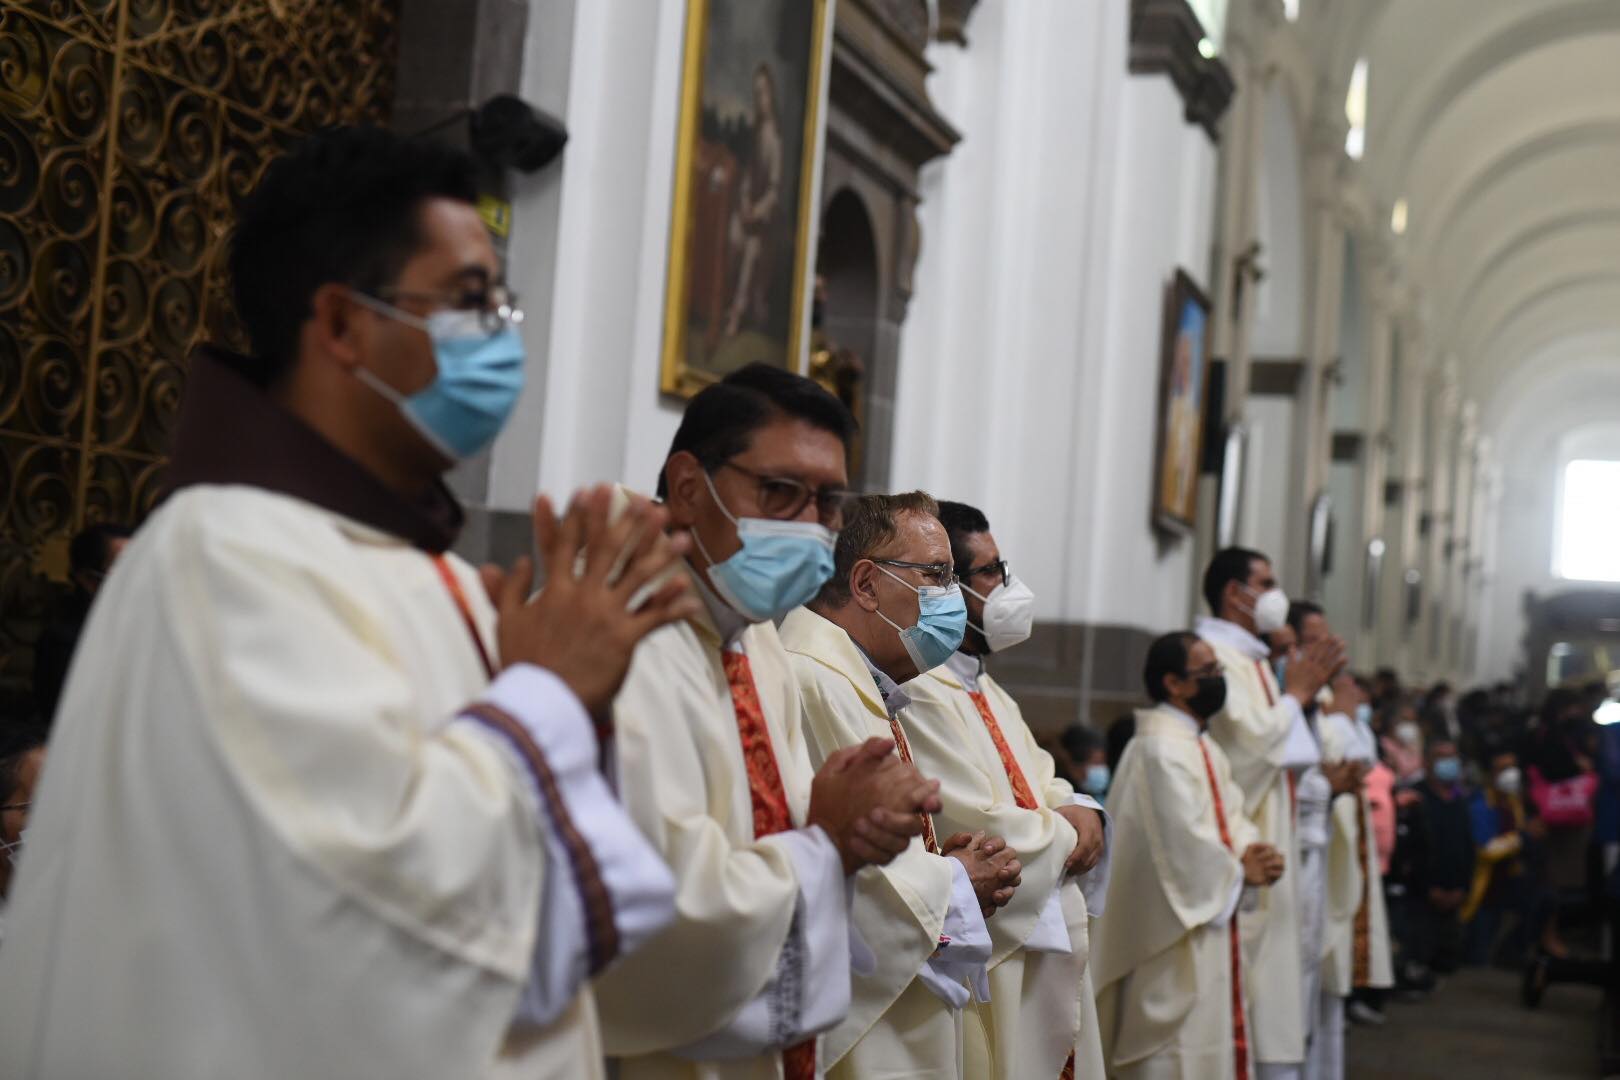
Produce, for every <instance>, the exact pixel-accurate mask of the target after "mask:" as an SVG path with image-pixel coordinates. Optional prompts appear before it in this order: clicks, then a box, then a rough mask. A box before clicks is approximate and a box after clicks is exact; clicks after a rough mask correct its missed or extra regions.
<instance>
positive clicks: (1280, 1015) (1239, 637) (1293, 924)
mask: <svg viewBox="0 0 1620 1080" xmlns="http://www.w3.org/2000/svg"><path fill="white" fill-rule="evenodd" d="M1195 630H1196V632H1197V634H1198V636H1199V637H1201V638H1203V639H1204V640H1205V641H1207V642H1208V643H1209V644H1210V647H1211V648H1213V649H1214V650H1215V658H1216V659H1217V660H1219V661H1220V663H1221V667H1222V669H1223V670H1224V672H1225V675H1226V708H1224V709H1223V710H1221V712H1219V713H1218V714H1216V715H1215V716H1214V717H1212V718H1211V719H1210V722H1209V733H1208V737H1209V739H1210V740H1212V741H1213V742H1215V743H1216V744H1217V745H1219V746H1220V748H1221V750H1222V751H1224V752H1225V754H1226V758H1227V761H1228V762H1229V763H1230V765H1231V769H1232V778H1233V780H1235V781H1236V782H1237V785H1238V787H1239V789H1240V790H1242V792H1243V795H1244V807H1243V810H1244V813H1245V815H1246V816H1247V817H1248V818H1249V820H1250V821H1251V822H1253V823H1254V826H1255V828H1256V829H1258V830H1259V837H1258V839H1259V840H1260V841H1262V842H1264V843H1267V844H1271V845H1273V846H1274V847H1276V848H1277V850H1278V851H1280V852H1282V854H1283V858H1284V859H1285V860H1286V861H1287V869H1285V870H1284V871H1283V876H1282V878H1281V879H1280V880H1279V881H1278V882H1277V883H1276V884H1275V885H1273V886H1271V887H1270V888H1268V889H1264V890H1262V891H1261V892H1260V896H1259V904H1258V906H1257V908H1256V909H1255V910H1254V911H1246V912H1244V913H1243V916H1242V918H1241V919H1240V924H1241V926H1242V928H1243V947H1244V952H1245V954H1246V955H1245V958H1246V960H1247V961H1248V969H1247V970H1248V971H1249V973H1250V981H1249V987H1248V993H1249V1000H1250V1001H1251V1002H1252V1011H1253V1015H1252V1018H1251V1019H1252V1024H1251V1028H1252V1036H1251V1038H1252V1042H1253V1049H1254V1057H1255V1060H1256V1061H1257V1062H1262V1063H1267V1064H1272V1063H1275V1064H1287V1063H1300V1062H1303V1061H1304V1060H1305V1013H1304V1009H1303V1008H1302V1005H1301V995H1302V991H1303V977H1302V972H1303V967H1302V964H1301V961H1300V904H1299V891H1298V890H1299V874H1298V873H1297V871H1298V868H1299V865H1300V858H1299V846H1298V844H1297V843H1296V840H1295V836H1294V807H1293V792H1292V790H1291V782H1290V775H1292V774H1294V773H1299V772H1303V771H1304V770H1305V769H1306V768H1308V767H1309V766H1310V765H1311V764H1313V763H1315V762H1316V761H1317V760H1318V758H1319V754H1318V752H1317V749H1316V744H1315V741H1314V740H1313V739H1312V738H1311V735H1310V732H1309V730H1308V729H1307V728H1306V726H1305V714H1304V712H1303V711H1302V710H1301V709H1300V706H1299V703H1298V702H1297V701H1295V700H1294V699H1293V698H1292V697H1290V696H1288V695H1286V694H1283V693H1281V692H1280V691H1279V689H1278V687H1277V680H1276V676H1275V675H1273V674H1272V671H1271V665H1270V664H1269V663H1268V662H1267V659H1266V657H1267V651H1266V647H1265V644H1264V643H1263V642H1261V641H1260V640H1259V639H1257V638H1255V637H1254V636H1253V635H1252V634H1250V633H1248V632H1247V631H1245V630H1244V629H1243V628H1242V627H1239V626H1237V625H1235V624H1233V623H1229V622H1226V621H1224V620H1221V619H1208V618H1205V619H1200V620H1199V621H1198V625H1197V627H1195Z"/></svg>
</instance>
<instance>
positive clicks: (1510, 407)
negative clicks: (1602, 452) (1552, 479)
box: [1488, 361, 1620, 460]
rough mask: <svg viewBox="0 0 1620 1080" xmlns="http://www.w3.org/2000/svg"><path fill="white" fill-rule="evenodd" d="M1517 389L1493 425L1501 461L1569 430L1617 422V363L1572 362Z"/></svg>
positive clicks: (1619, 396) (1619, 385)
mask: <svg viewBox="0 0 1620 1080" xmlns="http://www.w3.org/2000/svg"><path fill="white" fill-rule="evenodd" d="M1514 389H1515V390H1516V391H1517V395H1516V396H1515V397H1514V398H1513V400H1512V401H1511V402H1509V403H1508V404H1507V405H1506V407H1505V408H1504V409H1503V410H1502V411H1501V412H1500V414H1499V415H1498V416H1496V417H1495V418H1494V421H1493V422H1492V425H1491V427H1490V428H1489V429H1488V430H1489V431H1490V437H1491V441H1492V446H1493V448H1494V452H1495V453H1496V455H1497V456H1498V458H1500V459H1502V460H1513V459H1515V458H1518V457H1521V456H1523V455H1524V454H1525V453H1526V452H1528V451H1529V450H1530V448H1532V447H1535V446H1538V445H1539V446H1545V445H1547V444H1548V443H1556V442H1557V441H1558V440H1559V439H1560V438H1561V437H1562V436H1563V435H1565V434H1566V433H1567V432H1570V431H1575V430H1579V429H1580V428H1583V427H1590V426H1593V425H1597V424H1614V423H1616V422H1617V421H1616V420H1615V415H1616V409H1617V408H1620V366H1617V365H1616V364H1614V363H1613V362H1612V361H1611V362H1609V363H1607V364H1605V363H1604V362H1602V361H1589V362H1587V363H1585V364H1569V365H1566V366H1564V367H1562V368H1560V369H1557V370H1554V371H1551V372H1548V373H1546V374H1544V375H1542V376H1541V377H1539V378H1533V379H1530V380H1527V381H1525V382H1524V383H1523V384H1521V385H1518V386H1515V387H1514Z"/></svg>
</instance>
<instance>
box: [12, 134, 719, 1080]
mask: <svg viewBox="0 0 1620 1080" xmlns="http://www.w3.org/2000/svg"><path fill="white" fill-rule="evenodd" d="M476 194H477V191H476V187H475V169H474V166H473V163H472V162H471V160H470V159H468V158H466V157H465V156H464V155H461V154H460V153H459V152H457V151H454V150H451V149H448V148H446V147H443V146H438V145H434V144H427V143H420V142H413V141H411V140H406V139H403V138H400V137H399V136H395V135H392V134H390V133H387V132H382V131H377V130H355V129H337V130H333V131H328V132H325V133H323V134H321V135H319V136H316V137H314V138H313V139H311V140H309V141H308V142H307V143H306V144H304V145H303V146H302V147H300V148H299V149H296V150H294V151H292V152H291V153H290V154H289V155H288V156H287V157H285V158H283V159H281V160H279V161H277V162H276V163H274V164H273V165H272V166H271V167H270V169H269V170H268V171H267V173H266V176H265V178H264V180H263V181H262V182H261V185H260V187H259V189H258V190H257V191H256V192H255V194H254V195H253V196H252V198H251V199H250V200H249V201H248V203H247V205H246V206H245V207H244V210H243V218H242V220H241V222H240V224H239V226H238V230H237V234H236V237H235V242H234V246H233V257H232V266H231V269H232V276H233V279H234V282H233V284H234V287H235V290H236V298H237V310H238V311H239V312H240V313H241V314H242V315H243V318H244V322H245V323H246V325H247V329H248V332H249V335H250V336H251V337H252V339H253V342H254V346H255V349H256V355H255V357H254V358H252V359H248V358H245V357H230V356H226V355H225V354H223V353H219V352H211V351H205V352H203V353H201V354H199V355H197V356H196V357H195V358H194V359H193V360H192V363H191V365H190V369H189V372H188V384H187V387H186V398H185V403H184V406H183V409H182V414H181V418H180V421H179V424H178V430H177V439H176V443H175V445H174V448H173V455H172V461H171V464H170V470H169V473H168V482H169V485H170V488H171V491H170V493H169V494H168V496H167V500H166V501H165V502H164V503H163V505H162V506H161V507H160V508H159V509H158V510H157V511H156V512H155V513H154V514H153V515H152V517H151V519H150V520H148V521H147V522H146V524H145V526H144V527H143V528H142V529H141V530H140V531H139V533H138V534H137V536H136V538H135V540H134V542H133V543H132V544H131V545H130V547H129V549H128V550H127V551H126V552H125V554H124V555H123V557H122V558H121V559H120V561H119V564H118V568H117V572H116V573H115V574H113V575H112V576H111V577H110V578H109V579H108V582H107V584H106V586H105V588H104V589H103V590H102V591H101V593H100V595H99V598H98V599H97V602H96V604H95V607H94V610H93V612H92V613H91V616H90V619H89V622H88V625H87V626H86V629H85V632H84V636H83V638H82V640H81V642H80V645H79V652H78V658H77V660H76V662H75V664H74V666H73V669H72V672H71V674H70V676H69V679H68V683H67V687H66V690H65V692H64V696H63V698H62V702H61V706H60V709H59V711H58V713H57V718H56V724H55V729H54V734H53V738H52V742H51V747H50V753H49V760H48V764H47V766H46V769H45V774H44V777H43V780H42V783H41V787H40V792H39V797H38V799H37V801H36V803H35V805H34V808H33V814H32V817H31V820H30V826H29V833H28V849H27V852H26V854H25V857H24V858H23V859H22V860H21V862H20V865H19V874H18V876H17V880H16V882H15V884H14V888H13V890H12V901H11V904H10V907H9V910H8V913H7V921H8V933H7V938H6V942H5V947H4V949H3V950H0V1075H3V1076H6V1077H14V1078H18V1080H22V1078H34V1077H40V1078H46V1077H114V1076H116V1077H120V1078H132V1080H214V1078H217V1077H232V1078H235V1080H253V1078H263V1080H287V1078H289V1077H323V1078H342V1077H355V1078H360V1077H379V1076H386V1077H394V1078H409V1077H420V1078H422V1080H429V1078H431V1080H441V1078H444V1077H469V1078H471V1077H508V1076H516V1077H524V1078H538V1077H552V1078H556V1080H577V1078H581V1077H585V1078H591V1077H601V1076H603V1067H602V1064H603V1063H602V1048H601V1042H600V1038H599V1035H598V1029H597V1022H596V1012H595V1008H594V1005H593V1003H592V998H591V995H590V992H589V990H588V988H587V986H586V979H587V978H588V977H589V976H590V975H591V974H593V973H596V972H599V971H601V970H604V969H605V968H607V967H608V966H609V965H611V964H612V963H613V962H614V961H615V960H616V959H617V958H619V957H620V956H622V955H624V954H626V953H628V952H631V951H633V950H634V949H635V948H636V947H637V946H638V945H639V944H641V943H642V942H643V941H645V940H646V938H647V937H648V936H649V935H650V934H651V933H653V932H654V931H656V930H657V929H659V928H660V927H661V926H663V925H664V924H665V923H667V921H668V920H669V918H670V917H671V914H672V909H673V904H672V898H673V882H672V880H671V877H670V875H669V872H668V870H667V869H666V868H665V867H664V866H663V864H662V862H661V861H660V860H659V858H658V857H657V856H656V854H655V853H654V852H653V851H652V850H651V848H650V846H649V845H648V844H647V843H646V842H645V840H643V839H642V837H641V836H640V834H639V833H638V832H637V830H636V829H635V827H634V826H633V825H632V824H631V822H630V821H629V819H628V818H627V817H626V816H625V814H624V813H623V811H622V810H621V809H620V807H619V805H618V804H617V803H616V802H615V801H614V799H613V797H612V795H611V793H610V791H609V789H608V787H607V785H606V782H605V780H604V778H603V777H602V775H601V774H600V773H599V772H598V767H597V766H598V738H599V733H598V730H597V728H596V726H595V724H594V723H593V715H605V712H606V709H607V707H608V705H609V703H610V701H611V698H612V694H613V692H614V689H615V688H616V686H617V684H618V682H619V680H620V678H622V676H623V669H624V667H625V666H626V665H627V664H628V662H629V654H630V650H631V648H632V647H633V645H634V643H635V642H636V640H638V639H639V638H640V637H641V636H643V635H644V634H645V633H646V632H647V631H648V630H650V629H652V628H653V627H655V626H657V625H659V624H661V623H663V622H667V621H669V620H670V619H673V618H678V617H681V616H682V615H684V614H685V612H686V611H687V610H689V609H688V608H687V606H686V605H687V603H689V602H690V597H689V596H685V594H684V590H683V589H682V588H681V587H680V586H676V585H667V586H665V587H663V588H661V589H660V588H654V587H650V586H649V587H645V588H644V586H647V583H648V582H650V581H653V580H654V579H655V576H656V575H658V574H660V573H663V572H666V571H667V569H668V567H670V566H671V565H673V562H674V560H675V559H676V558H677V557H678V554H679V550H680V545H679V544H678V543H674V542H672V541H671V540H669V539H666V538H665V537H664V535H663V533H662V529H661V527H662V524H663V512H662V511H659V510H653V509H651V508H649V507H648V506H647V505H646V504H645V503H642V504H638V505H637V506H635V507H633V508H632V510H631V512H629V513H627V514H626V515H624V516H623V518H622V520H621V521H620V522H619V523H618V524H616V525H610V524H609V522H608V506H607V503H608V494H609V493H608V492H607V491H606V489H601V490H598V491H596V492H593V493H591V494H590V495H589V496H588V497H586V498H584V499H581V500H579V501H578V502H576V504H575V506H574V508H573V509H572V510H571V511H570V512H569V513H568V514H567V516H566V517H565V520H564V522H563V524H562V526H561V528H560V530H559V528H558V527H557V525H556V522H555V521H554V519H553V518H552V516H551V514H550V511H549V508H548V507H547V506H546V504H545V503H544V501H542V502H541V504H540V505H539V506H537V508H536V520H537V525H538V527H539V531H540V535H539V537H538V539H539V542H540V547H541V550H542V552H543V554H544V555H545V556H546V558H547V562H548V565H550V566H552V567H555V566H558V565H563V566H574V565H576V564H577V565H578V566H579V567H580V571H579V574H578V575H568V576H566V577H559V576H557V575H555V574H554V575H553V578H554V580H552V581H551V582H550V583H549V584H548V585H547V587H546V589H545V590H544V591H543V592H542V593H540V594H539V596H538V597H536V598H534V599H529V598H528V586H529V582H530V577H531V575H530V572H529V570H528V569H527V566H526V561H525V564H524V565H520V566H519V567H518V568H516V569H515V570H514V572H512V573H511V574H507V575H502V574H500V573H499V572H498V571H494V570H493V568H491V572H490V573H489V574H488V575H487V577H486V579H485V581H484V582H481V581H480V578H479V575H478V573H476V572H475V571H474V570H473V569H472V568H470V567H469V566H467V565H466V564H465V563H464V562H462V561H461V560H460V559H458V558H456V557H455V556H454V555H451V554H450V553H449V551H448V548H449V546H450V544H451V542H452V541H453V540H454V538H455V535H456V529H457V526H458V525H459V524H460V521H461V512H460V509H459V508H458V507H457V506H456V504H455V502H454V500H453V498H452V497H451V496H450V493H449V491H448V489H447V488H446V487H445V486H444V485H443V483H442V482H441V481H440V474H441V473H442V472H444V471H445V470H447V469H448V468H450V466H451V464H452V463H453V461H454V460H456V459H459V458H461V457H464V456H467V455H470V454H472V453H475V452H477V451H479V450H480V449H482V448H483V447H484V446H486V445H488V443H489V442H490V441H491V440H492V439H493V438H494V436H495V433H496V431H497V430H498V429H499V427H500V424H501V423H502V421H503V420H504V419H505V417H506V416H507V414H508V413H509V411H510V408H511V405H512V403H513V402H514V401H515V400H516V396H517V392H518V390H519V389H520V388H521V385H522V369H523V351H522V343H521V340H520V339H519V338H518V337H517V334H516V331H515V329H514V328H513V325H514V323H515V321H516V320H517V319H518V318H520V317H521V316H520V315H518V314H517V313H515V312H513V311H512V310H511V308H510V306H509V304H508V303H507V302H506V301H505V300H504V299H503V298H502V295H501V294H500V293H499V292H498V291H497V288H498V287H497V286H496V285H495V283H496V282H497V281H498V280H499V272H500V267H499V265H498V263H497V261H496V258H495V253H494V250H493V248H492V247H491V245H490V241H489V238H488V236H487V234H486V233H485V231H484V228H483V225H482V223H481V221H480V218H479V216H478V212H477V210H476V209H475V207H474V199H475V197H476ZM361 207H364V209H365V213H364V214H363V215H360V214H359V213H358V208H361ZM402 237H408V238H409V241H408V242H407V243H404V244H402V243H401V238H402ZM311 253H322V258H321V259H320V260H312V259H311ZM381 295H386V296H388V297H390V298H392V299H393V300H397V301H398V302H399V304H401V305H407V307H395V306H394V305H393V304H392V303H389V302H387V301H385V300H383V299H380V298H379V297H380V296H381ZM271 297H274V298H278V299H279V301H280V306H278V305H277V304H276V303H273V302H271V300H270V298H271ZM472 387H476V388H477V392H478V394H479V397H478V400H479V402H480V407H479V408H477V409H469V408H466V407H464V406H465V403H466V402H467V400H468V391H469V389H470V388H472ZM486 584H488V585H491V586H494V587H495V593H496V595H497V596H498V597H499V608H498V610H497V608H496V607H495V606H494V605H492V602H491V599H490V598H489V597H487V596H486V593H485V586H486ZM649 592H650V593H653V595H652V596H651V598H650V599H647V598H645V597H644V596H643V597H637V594H638V593H642V594H646V593H649ZM633 597H634V598H637V599H638V600H644V602H642V603H638V604H636V605H632V603H631V600H632V598H633ZM633 607H634V610H632V608H633Z"/></svg>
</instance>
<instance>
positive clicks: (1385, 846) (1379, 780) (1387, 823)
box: [1367, 761, 1395, 874]
mask: <svg viewBox="0 0 1620 1080" xmlns="http://www.w3.org/2000/svg"><path fill="white" fill-rule="evenodd" d="M1367 813H1368V814H1369V816H1371V817H1372V828H1373V843H1374V844H1375V845H1376V846H1377V848H1378V868H1379V870H1380V871H1381V872H1382V873H1385V874H1387V873H1389V860H1390V856H1392V855H1393V854H1395V773H1394V772H1393V771H1391V770H1390V767H1389V766H1388V765H1385V764H1384V763H1383V762H1382V761H1380V762H1378V763H1377V764H1376V765H1374V766H1373V767H1372V770H1371V771H1370V772H1368V773H1367Z"/></svg>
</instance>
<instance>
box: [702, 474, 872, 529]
mask: <svg viewBox="0 0 1620 1080" xmlns="http://www.w3.org/2000/svg"><path fill="white" fill-rule="evenodd" d="M718 467H719V468H721V469H731V470H733V471H735V472H740V473H742V474H743V475H744V476H746V477H748V478H749V479H750V480H752V481H753V482H754V487H755V499H754V501H755V502H757V503H758V504H759V512H760V513H761V514H763V515H764V516H766V517H768V518H772V519H774V520H776V521H789V520H791V519H793V518H796V517H798V516H799V515H800V514H802V513H803V512H804V508H805V507H806V506H808V505H809V504H810V500H811V499H814V500H815V501H816V518H817V519H818V520H819V521H820V522H821V524H822V525H824V526H826V527H827V528H829V529H832V530H833V531H834V532H836V531H838V530H839V529H841V528H843V527H844V512H845V511H846V510H848V509H849V505H850V503H852V502H854V501H855V499H856V494H855V492H853V491H850V490H849V489H847V488H835V487H823V488H812V487H811V486H810V485H809V484H806V483H804V482H803V481H800V480H795V479H793V478H792V477H791V476H766V475H765V474H764V473H758V472H755V471H754V470H753V469H749V468H745V467H743V466H741V465H738V464H737V463H736V462H734V461H722V462H721V463H720V465H719V466H718Z"/></svg>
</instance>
